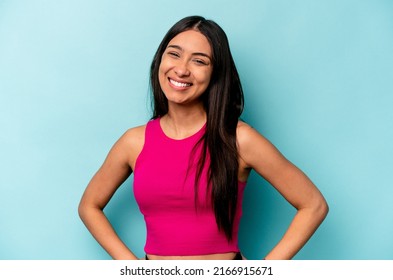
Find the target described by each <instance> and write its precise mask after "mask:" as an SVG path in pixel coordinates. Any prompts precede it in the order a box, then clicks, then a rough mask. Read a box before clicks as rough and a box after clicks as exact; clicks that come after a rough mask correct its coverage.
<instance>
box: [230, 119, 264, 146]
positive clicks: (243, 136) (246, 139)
mask: <svg viewBox="0 0 393 280" xmlns="http://www.w3.org/2000/svg"><path fill="white" fill-rule="evenodd" d="M236 138H237V141H238V145H239V146H240V147H239V148H244V147H245V146H248V145H251V144H255V141H259V142H260V141H262V142H265V141H267V139H266V138H265V137H264V136H263V135H262V134H260V133H259V132H258V131H257V130H256V129H254V128H253V127H252V126H250V125H249V124H247V123H245V122H243V121H239V122H238V124H237V129H236ZM267 142H268V141H267Z"/></svg>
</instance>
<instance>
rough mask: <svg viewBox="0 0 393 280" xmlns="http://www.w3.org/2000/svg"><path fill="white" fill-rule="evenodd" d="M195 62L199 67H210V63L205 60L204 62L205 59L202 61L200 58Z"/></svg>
mask: <svg viewBox="0 0 393 280" xmlns="http://www.w3.org/2000/svg"><path fill="white" fill-rule="evenodd" d="M194 62H195V63H196V64H198V65H209V63H208V62H207V61H205V60H203V59H200V58H196V59H194Z"/></svg>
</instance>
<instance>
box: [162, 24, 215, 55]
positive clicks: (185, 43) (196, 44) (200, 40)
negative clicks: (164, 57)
mask: <svg viewBox="0 0 393 280" xmlns="http://www.w3.org/2000/svg"><path fill="white" fill-rule="evenodd" d="M170 46H178V47H180V48H181V49H182V50H183V51H188V52H192V53H194V52H202V53H206V54H208V55H209V56H210V55H211V52H212V51H211V46H210V43H209V41H208V40H207V38H206V37H205V35H203V34H202V33H200V32H199V31H195V30H187V31H184V32H181V33H179V34H177V35H176V36H175V37H173V38H172V40H171V41H169V43H168V46H167V47H170Z"/></svg>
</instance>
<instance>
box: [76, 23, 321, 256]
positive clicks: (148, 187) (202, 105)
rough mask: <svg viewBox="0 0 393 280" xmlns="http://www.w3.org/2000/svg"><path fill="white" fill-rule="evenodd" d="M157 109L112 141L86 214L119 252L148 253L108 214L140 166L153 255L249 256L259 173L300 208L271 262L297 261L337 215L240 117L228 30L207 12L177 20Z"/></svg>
mask: <svg viewBox="0 0 393 280" xmlns="http://www.w3.org/2000/svg"><path fill="white" fill-rule="evenodd" d="M150 78H151V88H152V93H153V97H154V114H153V117H152V120H151V121H149V122H148V123H147V124H146V125H143V126H140V127H135V128H132V129H129V130H128V131H127V132H126V133H125V134H124V135H123V136H122V137H121V138H120V139H119V140H118V141H117V142H116V143H115V144H114V146H113V147H112V149H111V151H110V152H109V154H108V156H107V158H106V160H105V161H104V163H103V165H102V166H101V168H100V169H99V170H98V172H97V173H96V174H95V175H94V177H93V178H92V180H91V181H90V183H89V184H88V186H87V188H86V191H85V193H84V195H83V197H82V200H81V202H80V205H79V214H80V217H81V219H82V220H83V222H84V223H85V225H86V227H87V228H88V229H89V231H90V232H91V234H92V235H93V236H94V237H95V238H96V240H97V241H98V242H99V243H100V244H101V246H102V247H103V248H104V249H105V250H106V251H107V252H108V253H109V254H110V255H111V256H112V257H113V258H114V259H138V258H137V256H135V254H133V253H132V251H131V250H130V249H129V248H127V246H126V245H125V244H124V243H123V242H122V241H121V240H120V239H119V237H118V236H117V234H116V232H115V231H114V229H113V228H112V226H111V224H110V222H109V221H108V219H107V218H106V217H105V215H104V213H103V209H104V207H105V206H106V205H107V203H108V202H109V200H110V198H111V197H112V195H113V194H114V193H115V191H116V189H117V188H118V187H119V186H120V185H121V184H122V183H123V182H124V181H125V180H126V179H127V177H128V176H130V174H131V173H134V194H135V198H136V201H137V203H138V205H139V208H140V210H141V212H142V214H143V215H144V217H145V221H146V227H147V239H146V244H145V252H146V256H145V257H143V258H147V259H152V260H161V259H223V260H230V259H241V258H242V256H241V254H240V252H239V247H238V236H237V235H238V229H239V223H240V218H241V208H242V197H243V191H244V188H245V186H246V182H247V178H248V176H249V174H250V171H251V170H252V169H254V170H255V171H256V172H257V173H258V174H260V175H261V176H262V177H263V178H265V179H266V180H267V181H268V182H270V183H271V185H272V186H274V187H275V188H276V189H277V190H278V191H279V192H280V193H281V194H282V195H283V196H284V197H285V199H286V200H287V201H288V202H289V203H291V204H292V205H293V206H294V207H295V208H296V209H297V213H296V215H295V217H294V219H293V221H292V222H291V224H290V225H289V227H288V229H287V231H286V232H285V234H284V235H283V237H282V239H281V240H280V241H279V242H278V244H277V245H276V246H275V247H274V248H273V249H272V250H271V251H270V252H269V253H268V254H267V255H266V257H265V258H266V259H291V258H292V257H293V256H294V255H295V254H296V253H297V252H298V251H299V250H300V249H301V248H302V247H303V245H304V244H305V243H306V242H307V240H308V239H309V238H310V237H311V235H312V234H313V233H314V231H315V230H316V229H317V228H318V226H319V225H320V223H321V222H322V221H323V219H324V218H325V216H326V214H327V212H328V206H327V203H326V201H325V199H324V197H323V196H322V194H321V193H320V192H319V190H318V189H317V188H316V187H315V185H314V184H313V183H312V182H311V181H310V180H309V179H308V178H307V176H306V175H305V174H304V173H303V172H302V171H301V170H299V169H298V168H297V167H296V166H294V165H293V164H292V163H291V162H289V161H288V160H287V159H286V158H285V157H284V156H283V155H282V154H281V153H280V152H279V151H278V150H277V149H276V148H275V147H274V146H273V145H272V144H271V143H270V142H269V141H268V140H267V139H265V138H264V137H263V136H262V135H260V134H259V133H258V132H257V131H255V130H254V129H253V128H251V127H250V126H249V125H247V124H246V123H244V122H242V121H239V117H240V114H241V112H242V110H243V91H242V87H241V83H240V80H239V76H238V73H237V70H236V67H235V64H234V61H233V58H232V55H231V52H230V49H229V44H228V40H227V37H226V35H225V33H224V31H223V30H222V29H221V28H220V27H219V26H218V25H217V24H216V23H215V22H213V21H211V20H206V19H204V18H202V17H199V16H192V17H187V18H184V19H182V20H180V21H179V22H177V23H176V24H175V25H174V26H173V27H172V28H171V29H170V30H169V31H168V33H167V34H166V36H165V37H164V39H163V41H162V42H161V44H160V46H159V47H158V50H157V52H156V54H155V56H154V59H153V62H152V64H151V75H150Z"/></svg>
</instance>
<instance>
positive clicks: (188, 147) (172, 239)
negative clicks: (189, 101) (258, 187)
mask: <svg viewBox="0 0 393 280" xmlns="http://www.w3.org/2000/svg"><path fill="white" fill-rule="evenodd" d="M204 132H205V126H204V127H203V128H202V129H200V130H199V131H198V132H196V133H195V134H194V135H192V136H189V137H187V138H185V139H181V140H175V139H172V138H169V137H168V136H166V135H165V133H164V131H163V130H162V129H161V126H160V118H157V119H154V120H151V121H149V122H148V123H147V125H146V131H145V143H144V146H143V149H142V151H141V153H140V154H139V156H138V158H137V160H136V163H135V168H134V169H135V170H134V186H133V188H134V195H135V199H136V202H137V203H138V206H139V209H140V211H141V213H142V214H143V215H144V219H145V222H146V232H147V238H146V244H145V247H144V249H145V252H146V253H147V254H153V255H161V256H190V255H207V254H217V253H228V252H239V248H238V230H239V223H240V218H241V214H242V200H243V191H244V188H245V186H246V183H243V182H239V185H238V186H239V188H238V189H239V190H238V204H237V213H236V216H235V222H234V227H233V238H232V240H231V241H230V242H228V240H227V238H226V236H225V234H224V233H223V232H222V231H219V230H218V227H217V224H216V220H215V216H214V211H213V208H212V205H211V199H210V197H211V195H210V192H207V191H208V187H207V170H208V163H209V157H207V160H206V162H207V164H206V165H205V166H204V168H203V171H202V174H201V178H200V180H199V186H198V195H197V199H195V191H194V184H195V174H196V170H197V162H198V159H199V157H200V155H201V151H202V145H198V147H197V149H196V150H195V151H194V153H193V148H194V146H195V145H196V143H197V142H198V140H200V139H201V137H202V136H203V134H204Z"/></svg>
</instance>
